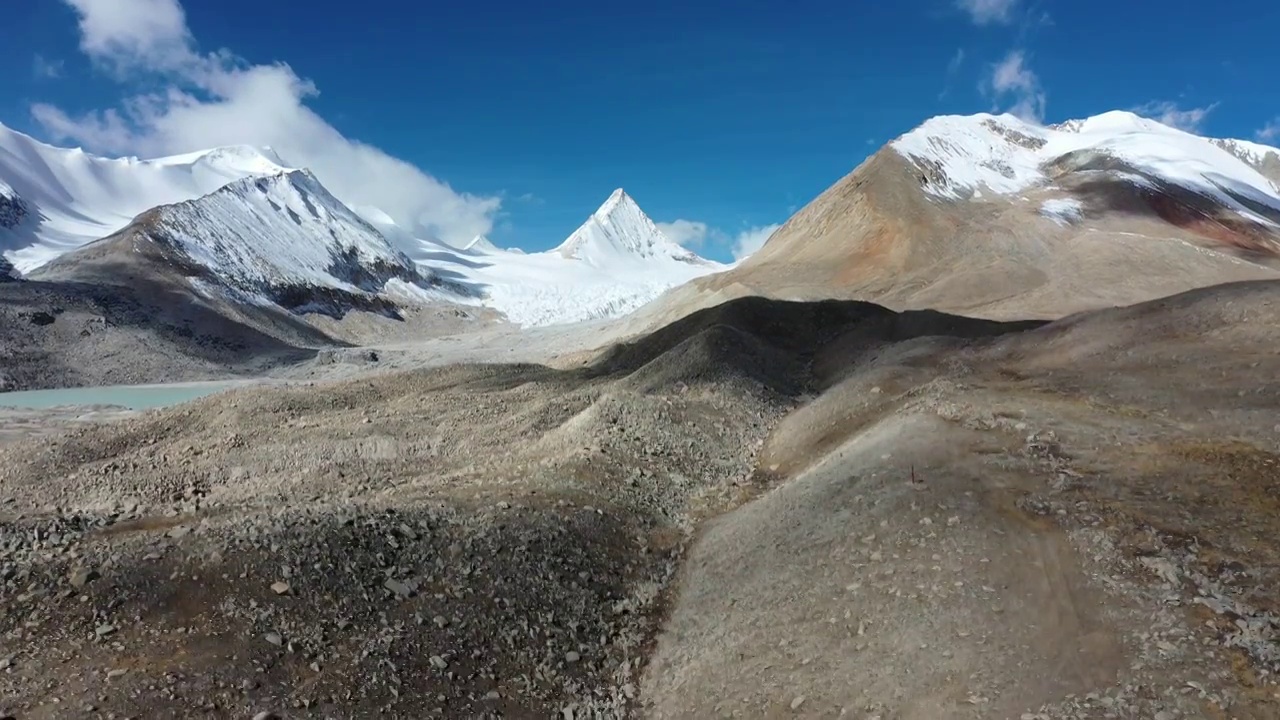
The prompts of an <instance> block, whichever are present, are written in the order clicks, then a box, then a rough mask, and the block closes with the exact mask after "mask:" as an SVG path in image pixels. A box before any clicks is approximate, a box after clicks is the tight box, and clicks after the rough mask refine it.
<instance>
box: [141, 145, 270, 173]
mask: <svg viewBox="0 0 1280 720" xmlns="http://www.w3.org/2000/svg"><path fill="white" fill-rule="evenodd" d="M134 161H135V162H143V163H146V162H150V163H153V164H156V165H161V166H182V165H189V166H194V165H203V166H205V167H214V168H218V169H221V170H223V171H224V172H227V171H229V172H235V173H239V174H241V175H268V174H272V173H276V172H280V171H281V170H290V169H292V168H291V167H290V166H289V165H288V164H286V163H285V162H284V160H282V159H281V158H280V156H279V155H277V154H276V153H275V151H274V150H272V149H271V148H269V147H253V146H252V145H227V146H224V147H217V148H213V149H210V150H200V151H198V152H192V153H185V154H182V155H171V156H169V157H163V158H157V159H155V160H136V159H134Z"/></svg>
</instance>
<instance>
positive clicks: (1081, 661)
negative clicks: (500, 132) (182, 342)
mask: <svg viewBox="0 0 1280 720" xmlns="http://www.w3.org/2000/svg"><path fill="white" fill-rule="evenodd" d="M1277 307H1280V283H1275V282H1262V283H1245V284H1235V285H1227V286H1222V287H1216V288H1211V289H1208V290H1202V291H1197V292H1194V293H1189V294H1184V295H1179V296H1177V297H1174V298H1170V299H1167V300H1162V301H1158V302H1155V303H1148V304H1145V305H1140V306H1137V307H1133V308H1121V309H1115V310H1107V311H1102V312H1097V313H1088V314H1084V315H1080V316H1076V317H1072V318H1069V319H1067V320H1064V321H1060V322H1057V323H1053V324H1049V325H1044V326H1041V324H1040V323H1029V324H1021V325H1002V324H997V323H991V322H987V321H975V320H969V319H965V318H957V317H951V316H944V315H940V314H938V313H903V314H899V313H894V312H891V311H888V310H885V309H883V308H879V307H876V306H872V305H866V304H859V303H847V302H824V303H784V302H777V301H769V300H764V299H758V298H757V299H747V300H740V301H735V302H732V303H729V304H725V305H721V306H718V307H715V308H711V309H708V310H705V311H702V312H700V313H696V314H694V315H692V316H690V317H689V318H686V319H684V320H682V321H680V322H679V323H676V324H674V325H671V326H670V327H667V328H665V329H663V330H660V331H658V332H656V333H654V334H652V335H650V336H647V337H644V338H640V339H637V340H636V341H634V342H632V343H630V344H627V345H624V346H620V347H617V348H614V349H612V350H610V351H608V352H607V353H605V354H604V355H602V356H601V357H599V358H598V359H597V360H595V361H594V362H592V363H589V364H588V365H586V366H585V367H582V368H581V369H577V370H553V369H549V368H546V367H543V366H538V365H490V366H452V367H447V368H440V369H435V370H419V371H413V372H407V373H393V374H387V375H382V376H378V377H365V378H356V379H353V380H349V381H344V382H341V383H333V384H324V383H320V384H316V385H314V386H311V387H296V388H290V389H263V388H255V389H252V390H246V391H237V392H231V393H228V394H224V395H220V396H214V397H210V398H206V399H204V400H201V401H197V402H195V403H191V404H188V405H185V406H179V407H175V408H172V409H169V410H163V411H154V412H149V413H145V414H142V415H140V416H138V417H135V418H133V419H128V420H125V421H122V422H118V423H113V424H106V425H95V426H89V427H81V428H79V429H76V430H72V431H71V432H69V433H68V434H66V435H64V436H60V437H55V438H51V439H48V440H46V441H44V442H41V443H21V442H19V443H17V444H11V445H9V446H8V447H7V448H5V449H3V450H0V501H2V502H3V504H2V505H0V578H2V580H0V600H3V603H0V607H3V608H4V610H3V612H0V638H3V646H2V647H3V648H4V650H3V653H0V663H2V664H3V666H4V671H3V672H2V673H0V698H2V700H0V714H3V713H4V712H8V713H10V714H12V715H15V716H17V717H22V718H53V717H65V716H67V715H68V714H74V715H80V714H85V713H88V714H89V715H90V716H94V715H102V716H108V715H110V714H112V713H114V714H115V716H116V717H125V716H131V717H153V716H155V717H159V716H163V717H195V716H200V717H210V716H212V717H228V718H230V717H236V718H239V717H254V716H255V714H261V713H268V715H265V716H264V717H269V716H272V714H274V716H278V717H289V718H291V717H299V718H301V717H374V716H380V717H405V718H420V717H427V716H431V715H438V716H446V717H547V716H552V715H556V714H559V715H560V717H572V718H583V717H616V716H650V717H744V718H745V717H815V718H816V717H840V716H844V717H855V718H865V717H877V716H878V717H881V718H921V719H924V718H1006V717H1015V718H1018V717H1032V718H1042V717H1048V718H1055V719H1056V718H1095V717H1096V718H1103V717H1133V718H1155V717H1158V718H1183V717H1236V718H1242V719H1243V718H1256V719H1258V720H1262V719H1263V718H1274V717H1276V716H1277V714H1278V713H1280V688H1278V687H1277V686H1276V684H1275V673H1277V672H1280V650H1278V647H1280V646H1278V645H1277V639H1278V633H1280V625H1278V624H1277V622H1278V621H1277V617H1276V614H1275V613H1276V612H1277V611H1280V608H1277V607H1276V605H1275V598H1274V593H1272V592H1270V589H1271V588H1273V587H1274V586H1275V584H1276V582H1277V581H1280V575H1278V573H1280V545H1277V538H1278V537H1280V534H1278V533H1277V532H1276V531H1277V529H1278V528H1277V527H1276V521H1277V520H1276V519H1277V515H1276V507H1275V502H1274V500H1275V493H1276V487H1275V485H1276V481H1277V474H1276V470H1275V463H1276V462H1277V458H1278V457H1280V446H1277V444H1276V432H1277V429H1276V428H1275V427H1273V426H1274V425H1275V423H1276V418H1277V417H1280V413H1278V412H1277V410H1280V387H1278V386H1277V385H1276V384H1275V382H1274V380H1273V379H1274V378H1275V377H1277V375H1278V374H1280V355H1277V354H1276V352H1275V347H1276V342H1277V340H1278V339H1280V337H1278V336H1280V327H1278V326H1277V324H1276V321H1275V318H1276V313H1275V310H1276V309H1277Z"/></svg>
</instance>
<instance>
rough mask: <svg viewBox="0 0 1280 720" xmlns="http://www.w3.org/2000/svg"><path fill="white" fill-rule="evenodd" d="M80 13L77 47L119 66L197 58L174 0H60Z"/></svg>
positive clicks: (170, 62)
mask: <svg viewBox="0 0 1280 720" xmlns="http://www.w3.org/2000/svg"><path fill="white" fill-rule="evenodd" d="M65 2H66V3H67V4H68V5H70V6H71V7H72V8H74V9H75V11H76V13H77V14H78V15H79V16H80V49H81V50H83V51H84V52H85V54H86V55H88V56H89V57H91V58H93V59H95V60H102V61H107V62H111V63H113V64H116V65H118V66H119V67H121V68H122V69H124V68H125V67H127V66H129V65H133V64H139V65H143V66H147V67H154V66H156V65H166V66H172V65H175V64H181V63H184V62H190V61H194V60H196V59H197V57H196V56H195V54H194V53H193V52H192V51H191V47H190V45H191V33H190V31H189V30H188V29H187V16H186V13H185V12H184V11H183V9H182V5H180V4H179V3H178V1H177V0H65Z"/></svg>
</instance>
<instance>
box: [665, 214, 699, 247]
mask: <svg viewBox="0 0 1280 720" xmlns="http://www.w3.org/2000/svg"><path fill="white" fill-rule="evenodd" d="M654 224H655V225H657V226H658V229H659V230H661V231H662V234H663V235H666V236H667V238H668V239H669V240H671V241H672V242H674V243H676V244H677V245H683V246H684V247H687V248H700V247H702V245H703V244H704V243H706V241H707V235H708V232H709V231H710V229H709V228H708V227H707V224H706V223H704V222H698V221H696V220H676V221H674V222H669V223H654Z"/></svg>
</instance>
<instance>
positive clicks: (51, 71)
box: [31, 55, 66, 80]
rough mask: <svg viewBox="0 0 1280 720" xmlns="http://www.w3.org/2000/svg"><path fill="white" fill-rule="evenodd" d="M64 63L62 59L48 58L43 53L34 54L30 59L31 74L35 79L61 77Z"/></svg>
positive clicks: (55, 78)
mask: <svg viewBox="0 0 1280 720" xmlns="http://www.w3.org/2000/svg"><path fill="white" fill-rule="evenodd" d="M65 67H66V63H65V62H63V61H62V60H50V59H48V58H46V57H45V56H43V55H36V56H35V58H34V59H33V60H32V61H31V74H32V75H34V76H35V77H36V79H37V80H57V79H58V78H60V77H62V73H63V70H64V68H65Z"/></svg>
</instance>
